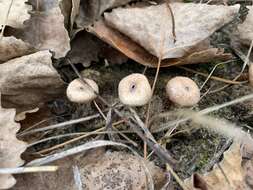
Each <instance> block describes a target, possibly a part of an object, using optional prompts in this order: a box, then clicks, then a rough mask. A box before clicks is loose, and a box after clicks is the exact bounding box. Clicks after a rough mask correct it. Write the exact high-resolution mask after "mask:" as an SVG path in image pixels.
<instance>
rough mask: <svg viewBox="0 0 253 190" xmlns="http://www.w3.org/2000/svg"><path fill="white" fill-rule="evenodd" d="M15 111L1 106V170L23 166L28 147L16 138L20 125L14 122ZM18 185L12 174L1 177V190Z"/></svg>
mask: <svg viewBox="0 0 253 190" xmlns="http://www.w3.org/2000/svg"><path fill="white" fill-rule="evenodd" d="M15 114H16V111H15V109H5V108H2V106H1V105H0V168H15V167H18V166H21V165H22V164H23V160H22V159H21V158H20V155H21V154H22V153H23V152H24V151H25V149H26V147H27V145H26V143H24V142H23V141H20V140H18V139H17V138H16V133H17V132H18V130H19V128H20V125H19V124H18V123H16V122H15V121H14V119H15ZM15 183H16V180H15V179H14V177H13V176H12V175H10V174H4V175H0V189H8V188H10V187H12V186H13V185H14V184H15Z"/></svg>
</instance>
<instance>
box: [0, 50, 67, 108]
mask: <svg viewBox="0 0 253 190" xmlns="http://www.w3.org/2000/svg"><path fill="white" fill-rule="evenodd" d="M51 57H52V55H51V53H50V52H49V51H40V52H37V53H34V54H30V55H26V56H23V57H20V58H16V59H12V60H10V61H7V62H5V63H3V64H0V91H1V92H2V99H3V101H2V103H3V105H4V106H5V107H15V108H17V111H18V112H20V111H25V110H29V109H34V108H35V107H37V106H38V105H39V104H41V103H43V102H46V101H50V99H51V98H55V97H56V96H59V94H62V93H63V85H64V83H63V81H62V80H61V78H60V76H59V74H58V73H57V71H56V70H55V68H54V67H53V65H52V60H51Z"/></svg>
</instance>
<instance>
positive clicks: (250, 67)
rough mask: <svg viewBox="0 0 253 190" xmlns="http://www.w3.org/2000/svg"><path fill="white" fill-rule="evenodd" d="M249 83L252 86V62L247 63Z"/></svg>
mask: <svg viewBox="0 0 253 190" xmlns="http://www.w3.org/2000/svg"><path fill="white" fill-rule="evenodd" d="M249 83H250V85H251V86H253V64H252V63H251V64H250V65H249Z"/></svg>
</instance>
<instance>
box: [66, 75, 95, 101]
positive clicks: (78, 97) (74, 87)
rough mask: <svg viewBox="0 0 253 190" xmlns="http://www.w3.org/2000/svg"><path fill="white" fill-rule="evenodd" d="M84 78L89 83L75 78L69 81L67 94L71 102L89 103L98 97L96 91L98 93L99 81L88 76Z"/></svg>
mask: <svg viewBox="0 0 253 190" xmlns="http://www.w3.org/2000/svg"><path fill="white" fill-rule="evenodd" d="M83 80H84V81H85V82H86V83H87V84H88V85H87V84H84V83H83V82H82V81H81V80H80V79H75V80H73V81H72V82H71V83H69V85H68V88H67V92H66V94H67V97H68V99H69V100H70V101H71V102H76V103H87V102H90V101H92V100H94V99H95V98H96V97H97V95H96V93H95V92H97V93H98V85H97V83H96V82H95V81H93V80H91V79H87V78H83ZM91 88H92V89H93V90H92V89H91ZM94 91H95V92H94Z"/></svg>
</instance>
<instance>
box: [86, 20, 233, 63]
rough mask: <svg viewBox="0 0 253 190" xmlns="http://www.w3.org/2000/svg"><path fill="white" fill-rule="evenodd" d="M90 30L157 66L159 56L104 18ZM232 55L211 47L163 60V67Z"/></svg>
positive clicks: (122, 51)
mask: <svg viewBox="0 0 253 190" xmlns="http://www.w3.org/2000/svg"><path fill="white" fill-rule="evenodd" d="M88 31H89V32H91V33H93V34H95V35H96V36H98V37H99V38H100V39H101V40H103V41H105V42H107V43H108V44H110V45H111V46H112V47H114V48H115V49H117V50H119V51H120V52H121V53H123V54H124V55H126V56H127V57H129V58H131V59H133V60H135V61H136V62H138V63H141V64H143V65H145V66H149V67H156V66H157V63H158V58H157V57H155V56H153V55H151V54H150V53H149V52H148V51H147V50H145V49H144V48H143V47H141V46H140V45H138V44H137V43H136V42H134V41H132V40H131V39H129V38H128V37H127V36H125V35H123V34H122V33H120V32H118V31H116V30H114V29H112V28H111V27H109V26H107V25H106V24H105V22H104V21H103V20H99V21H97V22H95V23H94V25H93V26H89V27H88ZM231 57H232V56H231V54H229V53H224V51H223V49H217V48H210V49H206V50H202V51H199V52H194V53H192V54H190V55H188V56H185V57H182V58H179V59H164V60H162V62H161V67H169V66H173V65H184V64H194V63H205V62H209V61H210V60H217V61H218V60H219V61H225V60H228V59H231Z"/></svg>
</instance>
